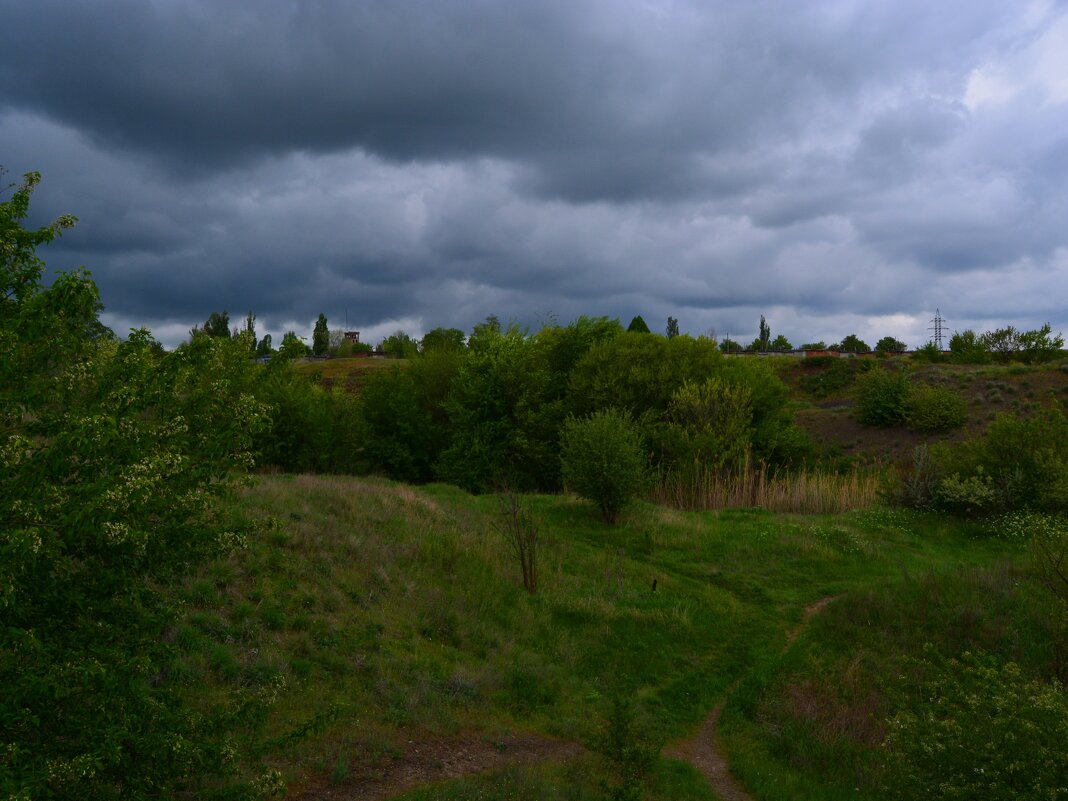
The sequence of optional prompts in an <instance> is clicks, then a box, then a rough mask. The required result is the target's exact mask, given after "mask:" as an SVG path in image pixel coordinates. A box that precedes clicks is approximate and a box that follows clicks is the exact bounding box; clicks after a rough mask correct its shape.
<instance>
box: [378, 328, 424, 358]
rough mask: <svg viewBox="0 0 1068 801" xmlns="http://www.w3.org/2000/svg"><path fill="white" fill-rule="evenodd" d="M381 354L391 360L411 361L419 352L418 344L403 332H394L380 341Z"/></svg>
mask: <svg viewBox="0 0 1068 801" xmlns="http://www.w3.org/2000/svg"><path fill="white" fill-rule="evenodd" d="M381 349H382V352H383V353H385V354H386V355H387V356H389V357H390V358H392V359H411V358H414V357H415V355H416V354H417V353H418V352H419V344H418V343H417V342H416V341H415V340H414V339H412V338H411V337H410V336H409V335H408V334H406V333H405V332H404V331H400V330H397V331H394V332H393V333H392V334H390V335H389V336H388V337H386V338H385V339H383V340H382V345H381Z"/></svg>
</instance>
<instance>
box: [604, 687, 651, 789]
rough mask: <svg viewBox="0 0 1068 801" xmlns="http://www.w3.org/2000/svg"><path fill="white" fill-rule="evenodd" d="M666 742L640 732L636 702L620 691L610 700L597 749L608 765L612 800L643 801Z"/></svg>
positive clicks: (607, 785)
mask: <svg viewBox="0 0 1068 801" xmlns="http://www.w3.org/2000/svg"><path fill="white" fill-rule="evenodd" d="M663 745H664V744H663V742H660V741H657V740H654V739H652V738H650V737H649V736H648V735H647V734H646V733H645V732H643V731H641V730H640V728H639V726H638V723H637V721H636V716H635V713H634V704H633V702H632V701H631V700H630V699H629V698H627V697H626V696H625V695H623V694H622V693H620V692H618V691H617V692H614V693H613V694H612V695H611V698H610V699H609V708H608V715H607V717H606V719H605V722H604V727H603V729H602V731H601V732H599V733H598V736H597V738H596V741H595V743H594V750H595V751H596V752H597V753H599V754H600V755H601V756H602V757H604V759H605V761H606V762H607V763H608V773H609V775H610V776H611V778H610V780H609V781H606V782H604V786H603V790H604V792H605V798H607V799H610V801H641V800H642V798H643V797H644V793H643V792H642V790H643V786H644V785H645V783H646V782H648V781H649V779H650V777H651V775H652V772H653V766H654V765H655V764H656V760H657V756H658V755H659V753H660V749H661V748H662V747H663Z"/></svg>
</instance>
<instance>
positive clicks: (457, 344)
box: [419, 328, 464, 353]
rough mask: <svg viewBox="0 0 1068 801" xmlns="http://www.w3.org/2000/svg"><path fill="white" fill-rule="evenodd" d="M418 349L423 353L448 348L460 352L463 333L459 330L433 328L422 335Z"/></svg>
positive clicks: (462, 343)
mask: <svg viewBox="0 0 1068 801" xmlns="http://www.w3.org/2000/svg"><path fill="white" fill-rule="evenodd" d="M419 347H420V350H421V351H422V352H423V353H426V352H427V351H430V350H438V349H449V348H451V349H454V350H460V349H462V348H463V347H464V332H463V331H461V330H460V329H459V328H434V329H432V330H430V331H427V332H426V333H425V334H424V335H423V339H422V341H421V342H420V343H419Z"/></svg>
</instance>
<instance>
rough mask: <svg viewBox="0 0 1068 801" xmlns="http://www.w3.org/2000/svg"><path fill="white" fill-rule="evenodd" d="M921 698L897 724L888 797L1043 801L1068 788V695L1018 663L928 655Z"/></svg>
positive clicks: (921, 666) (920, 666)
mask: <svg viewBox="0 0 1068 801" xmlns="http://www.w3.org/2000/svg"><path fill="white" fill-rule="evenodd" d="M916 670H917V671H918V672H919V673H920V674H921V676H922V679H921V685H920V688H919V693H918V695H916V696H913V697H911V698H910V699H908V701H907V703H906V710H905V711H901V712H899V713H898V714H897V715H895V716H894V717H893V719H891V721H890V727H889V729H890V732H889V736H888V738H887V743H886V744H887V748H888V754H889V760H888V764H887V768H888V770H887V785H886V791H887V792H886V795H887V797H889V798H894V799H913V798H926V799H965V798H966V799H970V800H971V801H986V799H989V800H990V801H994V800H995V799H997V800H998V801H1001V799H1009V798H1011V799H1017V800H1018V801H1039V800H1040V799H1042V800H1043V801H1045V800H1046V799H1054V798H1063V797H1064V793H1065V788H1066V787H1068V759H1066V758H1065V755H1066V754H1068V693H1065V691H1064V689H1063V688H1062V687H1061V686H1060V685H1059V684H1058V683H1056V682H1053V683H1048V684H1047V683H1045V682H1042V681H1038V680H1034V679H1028V678H1027V677H1026V676H1024V675H1023V672H1022V671H1021V669H1020V668H1019V667H1018V666H1017V665H1016V664H1014V663H1012V662H1010V663H1008V664H1004V665H999V664H997V663H996V662H994V661H993V660H992V659H989V658H983V657H981V656H977V655H973V654H970V653H965V654H963V655H962V656H961V658H960V659H949V660H943V659H940V658H938V657H936V656H933V655H932V654H931V653H930V652H928V655H927V658H925V659H923V660H920V661H919V662H918V663H917V665H916Z"/></svg>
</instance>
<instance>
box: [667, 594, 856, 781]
mask: <svg viewBox="0 0 1068 801" xmlns="http://www.w3.org/2000/svg"><path fill="white" fill-rule="evenodd" d="M837 597H838V596H837V595H828V596H826V597H824V598H820V599H819V600H818V601H813V602H812V603H810V604H809V605H808V606H806V607H805V611H804V612H802V613H801V621H800V622H799V623H798V624H797V625H796V626H794V627H793V628H792V629H790V631H789V632H787V634H786V647H787V648H789V647H790V646H791V645H793V643H794V640H796V639H797V638H798V636H799V635H800V634H801V632H803V631H804V630H805V627H806V626H808V623H809V621H810V620H812V618H813V616H814V615H817V614H819V613H820V612H821V611H823V610H824V609H825V608H826V607H827V605H828V604H829V603H831V602H832V601H834V600H835V599H836V598H837ZM737 687H738V682H735V683H734V684H732V685H731V686H730V687H729V688H728V689H727V691H726V692H725V693H724V697H725V698H726V697H728V696H730V694H731V693H732V692H734V690H735V689H736V688H737ZM723 704H724V702H723V701H720V702H719V703H718V704H716V706H715V707H714V708H713V709H712V711H711V712H710V713H709V714H708V717H707V718H705V722H704V723H702V724H701V728H700V729H698V730H697V732H696V733H695V734H694V735H693V736H692V737H689V738H687V739H685V740H681V741H678V742H675V743H672V744H670V745H668V746H667V747H665V748H664V755H665V756H668V757H671V758H673V759H681V760H684V761H686V762H689V763H690V764H691V765H693V766H694V767H695V768H697V769H698V770H699V771H701V773H702V774H703V775H704V777H705V778H706V779H707V780H708V783H709V784H710V785H712V789H713V790H715V792H716V795H717V796H719V798H720V799H721V801H753V797H752V796H751V795H749V793H747V792H746V791H745V788H743V787H742V785H740V784H739V783H738V781H737V780H736V779H735V778H734V777H733V776H732V775H731V772H730V766H729V765H728V764H727V757H726V755H725V754H724V752H723V744H722V742H721V740H720V736H719V717H720V715H721V714H722V713H723Z"/></svg>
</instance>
